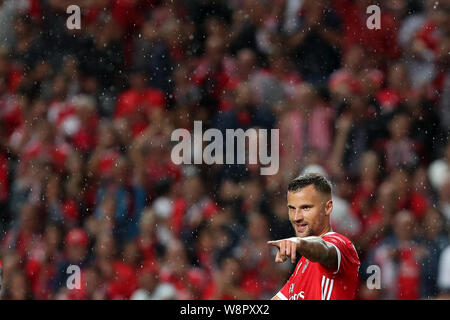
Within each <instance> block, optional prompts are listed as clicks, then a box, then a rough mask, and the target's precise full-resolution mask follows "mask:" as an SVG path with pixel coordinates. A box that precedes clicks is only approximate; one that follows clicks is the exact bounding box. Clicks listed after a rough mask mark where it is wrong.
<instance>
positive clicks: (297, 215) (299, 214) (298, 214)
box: [294, 209, 303, 222]
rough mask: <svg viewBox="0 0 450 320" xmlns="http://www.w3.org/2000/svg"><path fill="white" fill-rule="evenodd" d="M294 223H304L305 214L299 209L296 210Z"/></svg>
mask: <svg viewBox="0 0 450 320" xmlns="http://www.w3.org/2000/svg"><path fill="white" fill-rule="evenodd" d="M294 221H295V222H301V221H303V213H302V211H301V210H299V209H297V210H295V213H294Z"/></svg>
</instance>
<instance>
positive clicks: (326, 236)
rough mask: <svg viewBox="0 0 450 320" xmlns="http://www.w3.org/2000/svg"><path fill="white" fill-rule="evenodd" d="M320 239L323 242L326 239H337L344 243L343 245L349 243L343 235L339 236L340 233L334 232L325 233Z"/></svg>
mask: <svg viewBox="0 0 450 320" xmlns="http://www.w3.org/2000/svg"><path fill="white" fill-rule="evenodd" d="M322 239H324V240H326V239H337V240H339V241H342V242H345V243H348V242H350V243H351V241H350V239H349V238H347V237H346V236H344V235H343V234H340V233H337V232H334V231H330V232H327V233H325V234H324V235H322Z"/></svg>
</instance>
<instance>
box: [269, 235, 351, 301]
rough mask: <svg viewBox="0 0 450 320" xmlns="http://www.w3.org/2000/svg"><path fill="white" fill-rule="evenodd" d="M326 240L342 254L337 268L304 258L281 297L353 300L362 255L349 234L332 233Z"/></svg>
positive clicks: (339, 254) (290, 298) (339, 255)
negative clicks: (333, 268)
mask: <svg viewBox="0 0 450 320" xmlns="http://www.w3.org/2000/svg"><path fill="white" fill-rule="evenodd" d="M322 239H323V240H325V241H326V242H328V243H330V244H332V245H333V246H334V247H335V248H336V250H337V255H338V267H337V270H330V269H327V268H326V267H324V266H322V265H321V264H320V263H318V262H311V261H309V260H308V259H306V258H305V257H302V258H301V259H300V261H299V262H298V263H297V267H296V268H295V271H294V273H293V274H292V275H291V277H290V278H289V280H288V282H287V283H286V284H285V285H284V287H283V288H282V289H281V290H280V291H279V292H278V293H277V297H278V298H279V299H281V300H300V299H301V300H352V299H354V297H355V293H356V289H357V285H358V271H359V265H360V262H359V257H358V254H357V252H356V249H355V247H354V246H353V243H352V242H351V241H350V240H349V239H348V238H347V237H345V236H343V235H341V234H339V233H336V232H328V233H326V234H324V235H323V236H322Z"/></svg>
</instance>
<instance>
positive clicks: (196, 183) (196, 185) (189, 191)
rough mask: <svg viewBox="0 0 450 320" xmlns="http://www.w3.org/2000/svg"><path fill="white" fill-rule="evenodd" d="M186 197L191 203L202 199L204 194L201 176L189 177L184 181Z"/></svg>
mask: <svg viewBox="0 0 450 320" xmlns="http://www.w3.org/2000/svg"><path fill="white" fill-rule="evenodd" d="M184 192H185V197H186V199H187V200H188V201H189V202H190V203H195V202H197V201H199V200H200V198H201V196H202V195H203V182H202V180H201V178H200V177H199V176H193V177H188V178H186V179H185V181H184Z"/></svg>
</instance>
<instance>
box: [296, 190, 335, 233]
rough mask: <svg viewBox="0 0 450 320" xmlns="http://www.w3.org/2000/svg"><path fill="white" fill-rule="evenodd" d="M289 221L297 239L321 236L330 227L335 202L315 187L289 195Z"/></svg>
mask: <svg viewBox="0 0 450 320" xmlns="http://www.w3.org/2000/svg"><path fill="white" fill-rule="evenodd" d="M287 206H288V212H289V220H290V221H291V224H292V226H293V228H294V230H295V234H296V236H297V237H302V238H303V237H308V236H319V235H321V234H323V233H325V232H326V231H329V230H327V229H329V227H330V225H329V224H330V221H329V219H330V214H331V210H332V209H333V202H332V200H331V199H329V198H328V197H327V196H325V195H324V194H322V193H320V192H319V191H317V190H316V188H315V187H314V185H309V186H306V187H304V188H302V189H300V190H298V191H296V192H293V191H289V192H288V195H287Z"/></svg>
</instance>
